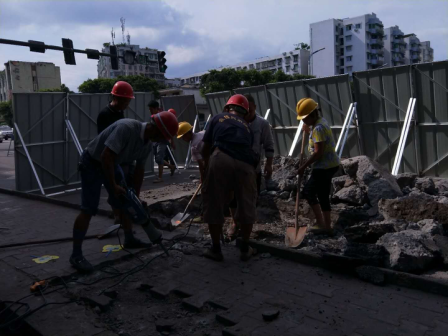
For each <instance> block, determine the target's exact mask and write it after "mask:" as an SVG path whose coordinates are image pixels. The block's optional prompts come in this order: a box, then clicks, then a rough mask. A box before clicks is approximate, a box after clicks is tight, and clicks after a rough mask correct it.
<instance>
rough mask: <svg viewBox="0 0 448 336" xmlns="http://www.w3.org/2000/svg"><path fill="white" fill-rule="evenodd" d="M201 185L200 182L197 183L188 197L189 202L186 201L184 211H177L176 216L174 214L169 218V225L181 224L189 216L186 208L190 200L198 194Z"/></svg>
mask: <svg viewBox="0 0 448 336" xmlns="http://www.w3.org/2000/svg"><path fill="white" fill-rule="evenodd" d="M201 186H202V183H200V184H199V187H198V189H196V191H195V193H194V194H193V196H192V197H191V199H190V202H188V204H187V207H186V208H185V211H184V212H179V213H178V214H177V215H176V216H174V217H173V218H172V219H171V225H172V226H174V227H176V226H179V225H180V224H182V223H183V222H184V221H185V220H186V219H187V218H188V217H190V214H189V213H187V209H188V207H189V206H190V204H191V202H193V200H194V198H195V197H196V195H197V194H198V192H199V190H201Z"/></svg>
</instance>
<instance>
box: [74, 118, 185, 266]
mask: <svg viewBox="0 0 448 336" xmlns="http://www.w3.org/2000/svg"><path fill="white" fill-rule="evenodd" d="M177 129H178V122H177V118H176V117H175V116H174V115H173V114H172V113H170V112H161V113H158V114H155V115H153V116H152V119H151V121H150V122H148V123H142V122H139V121H137V120H132V119H121V120H118V121H117V122H115V123H113V124H112V125H111V126H109V127H108V128H106V129H105V130H104V131H103V132H101V133H100V134H99V135H98V136H97V137H96V138H95V139H93V140H92V141H91V142H90V143H89V144H88V145H87V147H86V149H85V150H84V152H83V153H82V155H81V159H80V163H79V170H80V172H81V186H82V192H81V213H80V214H79V215H78V217H77V218H76V220H75V225H74V227H73V252H72V255H71V257H70V263H71V264H72V265H73V266H74V267H75V268H76V269H77V270H78V271H80V272H90V271H92V270H93V266H92V265H91V264H90V263H89V262H88V261H87V260H86V259H85V258H84V256H83V254H82V242H83V240H84V237H85V235H86V233H87V229H88V228H89V223H90V220H91V219H92V216H95V215H96V213H97V211H98V204H99V201H100V195H101V186H102V185H103V184H104V186H105V187H106V190H107V192H108V194H109V198H108V203H109V204H110V205H111V206H112V207H113V208H115V209H121V208H122V202H121V201H120V196H121V195H123V194H124V193H125V192H126V190H125V189H124V188H123V185H124V183H123V180H124V174H123V171H122V169H121V167H120V164H122V163H124V162H133V161H134V160H136V161H137V165H136V168H135V174H134V183H133V187H134V189H135V190H136V193H137V196H138V195H139V194H140V188H141V186H142V182H143V175H144V169H145V168H144V166H145V161H146V159H147V157H148V155H149V154H150V152H151V150H152V143H151V141H160V140H162V139H171V138H172V137H173V136H174V135H176V134H177ZM121 217H122V219H123V222H122V223H121V224H122V226H123V230H124V234H125V240H124V247H126V248H141V247H147V246H149V244H147V243H143V242H142V241H140V240H139V239H137V238H135V237H134V235H133V232H132V224H131V222H130V219H129V217H128V216H127V215H126V214H125V213H124V212H123V213H122V216H121ZM143 229H144V230H145V231H147V229H146V228H145V227H143ZM147 234H148V235H149V231H147Z"/></svg>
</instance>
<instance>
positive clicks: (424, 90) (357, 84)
mask: <svg viewBox="0 0 448 336" xmlns="http://www.w3.org/2000/svg"><path fill="white" fill-rule="evenodd" d="M353 82H354V90H355V98H356V99H355V100H356V101H357V102H358V118H359V127H360V134H361V136H362V138H363V139H364V141H363V143H364V147H363V153H365V155H367V156H369V157H372V158H374V159H375V160H377V161H378V162H379V163H381V164H382V165H383V166H385V167H386V168H388V169H389V170H392V167H393V162H394V160H395V156H396V153H397V147H398V143H399V140H400V134H401V131H402V128H403V124H404V121H405V116H406V112H407V108H408V105H409V101H410V98H415V99H416V104H415V111H414V114H413V118H412V121H411V123H410V129H409V134H408V137H407V139H406V142H405V144H404V151H403V158H402V160H401V165H400V167H399V169H398V172H413V173H423V174H425V175H429V176H441V177H448V160H446V158H447V157H448V89H447V88H448V61H443V62H434V63H423V64H415V65H408V66H402V67H394V68H385V69H377V70H371V71H363V72H357V73H354V74H353Z"/></svg>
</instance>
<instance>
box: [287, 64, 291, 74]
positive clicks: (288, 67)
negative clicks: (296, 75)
mask: <svg viewBox="0 0 448 336" xmlns="http://www.w3.org/2000/svg"><path fill="white" fill-rule="evenodd" d="M290 68H291V67H290V66H289V65H287V66H286V72H287V73H288V72H289V69H290Z"/></svg>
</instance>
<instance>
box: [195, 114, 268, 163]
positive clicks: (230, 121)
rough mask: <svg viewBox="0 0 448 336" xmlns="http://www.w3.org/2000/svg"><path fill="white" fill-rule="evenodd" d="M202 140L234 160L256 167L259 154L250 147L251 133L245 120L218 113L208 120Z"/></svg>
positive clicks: (251, 141)
mask: <svg viewBox="0 0 448 336" xmlns="http://www.w3.org/2000/svg"><path fill="white" fill-rule="evenodd" d="M202 141H204V142H207V143H210V144H211V145H212V150H214V149H215V148H216V147H217V148H219V149H220V150H221V151H222V152H224V153H226V154H227V155H230V156H231V157H232V158H234V159H236V160H240V161H243V162H246V163H248V164H250V165H253V166H254V167H256V166H257V165H258V161H259V156H258V154H257V153H255V152H254V151H253V149H252V144H253V134H252V131H251V130H250V128H249V125H248V124H247V122H246V121H245V120H244V119H243V118H241V117H239V116H237V115H234V114H230V113H226V112H224V113H220V114H218V115H216V116H214V117H213V119H212V120H210V123H209V125H208V127H207V130H206V131H205V134H204V138H203V139H202Z"/></svg>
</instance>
